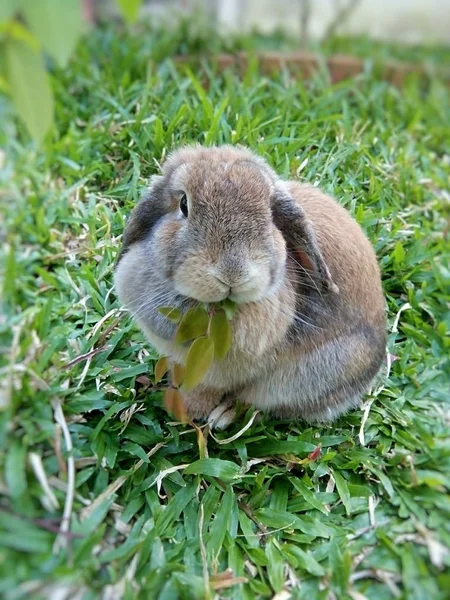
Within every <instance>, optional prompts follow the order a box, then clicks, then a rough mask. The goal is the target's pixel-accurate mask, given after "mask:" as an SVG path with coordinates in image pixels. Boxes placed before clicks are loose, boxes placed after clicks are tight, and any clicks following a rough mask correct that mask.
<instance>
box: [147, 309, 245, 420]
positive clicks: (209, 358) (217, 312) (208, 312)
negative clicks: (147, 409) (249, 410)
mask: <svg viewBox="0 0 450 600" xmlns="http://www.w3.org/2000/svg"><path fill="white" fill-rule="evenodd" d="M159 310H160V312H161V314H163V315H164V316H165V317H166V318H167V319H169V320H170V321H172V322H173V323H179V325H178V328H177V331H176V334H175V343H176V344H179V345H180V346H183V345H185V344H186V343H188V342H189V344H190V345H189V348H188V350H187V355H186V363H185V365H184V366H181V365H177V364H174V365H170V366H169V361H168V359H167V357H161V358H160V359H159V360H158V362H157V363H156V365H155V383H159V381H161V379H162V377H163V376H164V375H165V374H166V373H167V371H168V370H169V368H170V372H171V377H170V383H171V385H170V387H168V388H167V389H166V391H165V394H164V401H165V405H166V408H167V410H168V411H169V412H171V413H172V414H173V415H174V416H176V417H177V418H178V419H179V420H180V421H185V420H186V414H185V411H184V407H183V396H182V393H183V391H191V390H193V389H194V388H195V387H197V386H198V385H199V384H200V383H201V382H202V381H203V380H204V379H205V377H206V375H207V374H208V372H209V370H210V369H211V367H212V364H213V361H214V360H223V359H224V358H225V357H226V355H227V354H228V351H229V349H230V346H231V335H232V332H231V326H230V321H231V319H232V317H233V313H234V311H235V306H234V304H233V302H232V301H231V300H224V301H222V302H219V303H217V304H215V305H211V306H206V307H202V306H196V307H194V308H190V309H189V310H188V311H186V312H185V314H184V315H183V314H182V313H181V312H180V310H179V309H177V308H172V307H170V306H169V307H161V308H160V309H159Z"/></svg>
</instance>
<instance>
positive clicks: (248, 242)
mask: <svg viewBox="0 0 450 600" xmlns="http://www.w3.org/2000/svg"><path fill="white" fill-rule="evenodd" d="M183 194H186V196H187V206H188V211H189V212H188V216H187V217H185V216H184V215H183V214H182V212H181V210H180V198H181V197H182V195H183ZM116 287H117V291H118V294H119V298H120V300H121V302H122V303H123V304H124V305H125V306H126V307H128V308H129V309H130V311H131V312H132V314H134V316H135V319H136V321H137V322H138V324H139V325H140V326H141V327H142V329H143V330H144V332H145V334H146V335H147V337H148V339H149V341H150V342H151V344H153V345H154V346H155V348H156V349H157V350H158V351H159V352H160V353H162V354H163V355H167V356H170V357H171V359H172V360H173V361H176V362H179V363H183V361H184V360H185V358H186V352H187V350H186V348H184V347H181V348H180V347H179V346H178V345H175V343H174V334H175V328H176V325H174V324H172V323H170V322H169V321H168V320H167V319H166V318H165V317H164V316H162V315H161V314H160V313H159V312H158V307H160V306H178V307H180V308H181V310H185V309H187V308H188V307H190V306H193V305H196V304H198V302H199V301H201V302H218V301H220V300H222V299H224V298H226V297H230V298H232V299H233V300H234V301H235V302H236V303H237V304H238V310H237V312H236V313H235V316H234V318H233V321H232V330H233V341H232V347H231V350H230V352H229V354H228V355H227V357H226V358H225V359H224V360H223V361H216V362H214V364H213V367H212V369H211V371H210V372H209V373H208V375H207V376H206V379H205V381H204V383H202V384H201V385H200V386H199V387H198V388H196V389H195V390H194V391H192V392H190V393H188V394H186V395H185V404H186V408H187V410H188V413H189V415H190V416H191V417H192V418H206V417H207V416H208V414H209V413H210V412H211V411H212V410H213V409H214V407H215V406H217V405H218V404H219V403H220V402H221V401H222V400H223V399H224V398H233V397H234V398H239V399H240V400H242V401H243V402H244V403H247V404H251V405H254V406H256V407H258V408H260V409H263V410H267V411H269V412H270V413H272V414H273V415H275V416H279V417H302V418H304V419H306V420H308V421H328V420H331V419H333V418H334V417H336V416H337V415H339V414H340V413H342V412H344V411H346V410H348V409H349V408H351V407H353V406H355V405H357V404H358V402H359V400H360V398H361V395H362V394H363V393H364V392H365V391H367V389H368V387H369V384H370V382H371V380H372V379H373V377H374V376H375V375H376V373H377V371H378V370H379V368H380V365H381V363H382V361H383V357H384V355H385V344H386V333H385V315H384V299H383V294H382V289H381V282H380V272H379V269H378V265H377V261H376V257H375V254H374V251H373V249H372V247H371V245H370V243H369V242H368V240H367V239H366V237H365V236H364V233H363V231H362V230H361V228H360V226H359V225H358V224H357V223H356V222H355V221H354V220H353V219H352V217H351V216H350V215H349V213H348V212H347V211H346V210H345V209H344V208H343V207H341V206H340V205H339V204H337V203H336V202H335V201H334V200H332V199H331V198H329V197H328V196H326V195H325V194H324V193H322V192H321V191H320V190H318V189H317V188H315V187H313V186H311V185H305V184H300V183H297V182H294V181H290V182H283V181H281V180H280V179H279V178H278V177H277V175H276V174H275V173H274V172H273V171H272V170H271V169H270V167H269V166H268V165H267V164H266V163H265V161H263V160H262V159H261V158H259V157H257V156H255V155H254V154H253V153H252V152H250V151H249V150H247V149H245V148H242V147H233V146H221V147H215V148H204V147H201V146H191V147H185V148H182V149H180V150H178V151H176V152H174V153H173V154H172V155H171V156H170V157H169V158H168V160H167V161H166V162H165V164H164V166H163V170H162V176H156V177H154V178H153V180H152V182H151V185H150V189H149V190H148V193H147V195H146V196H145V197H144V198H143V199H142V200H141V202H140V203H139V204H138V205H137V206H136V208H135V209H134V211H133V214H132V216H131V218H130V220H129V222H128V224H127V226H126V228H125V232H124V236H123V248H122V251H121V253H120V257H119V260H118V264H117V267H116Z"/></svg>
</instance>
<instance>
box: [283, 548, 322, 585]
mask: <svg viewBox="0 0 450 600" xmlns="http://www.w3.org/2000/svg"><path fill="white" fill-rule="evenodd" d="M283 551H284V552H286V554H290V555H291V556H293V557H294V560H295V562H296V563H297V565H298V567H299V568H300V569H304V570H305V571H308V573H311V575H315V576H316V577H323V576H324V575H325V569H324V568H323V567H322V565H321V564H320V563H318V562H317V560H316V559H315V558H314V556H313V555H312V554H311V552H305V551H304V550H302V549H301V548H299V547H298V546H294V545H293V544H292V545H288V544H285V545H284V546H283Z"/></svg>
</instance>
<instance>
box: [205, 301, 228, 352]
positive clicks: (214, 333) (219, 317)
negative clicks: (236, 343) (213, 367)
mask: <svg viewBox="0 0 450 600" xmlns="http://www.w3.org/2000/svg"><path fill="white" fill-rule="evenodd" d="M209 334H210V336H211V338H212V340H213V341H214V358H216V359H217V360H222V359H223V358H225V356H226V355H227V354H228V351H229V349H230V347H231V327H230V324H229V322H228V319H227V316H226V314H225V313H224V311H220V312H217V313H215V314H214V315H213V317H212V319H211V324H210V330H209Z"/></svg>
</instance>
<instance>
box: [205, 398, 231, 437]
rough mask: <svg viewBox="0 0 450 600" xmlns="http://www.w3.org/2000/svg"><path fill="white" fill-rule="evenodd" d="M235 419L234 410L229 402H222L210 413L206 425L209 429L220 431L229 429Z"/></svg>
mask: <svg viewBox="0 0 450 600" xmlns="http://www.w3.org/2000/svg"><path fill="white" fill-rule="evenodd" d="M235 419H236V409H235V407H234V406H233V404H232V403H231V402H222V403H221V404H219V406H216V408H215V409H214V410H213V411H212V412H211V413H210V415H209V417H208V425H209V426H210V428H211V429H217V430H222V429H226V428H227V427H229V426H230V425H231V424H232V423H234V421H235Z"/></svg>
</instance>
